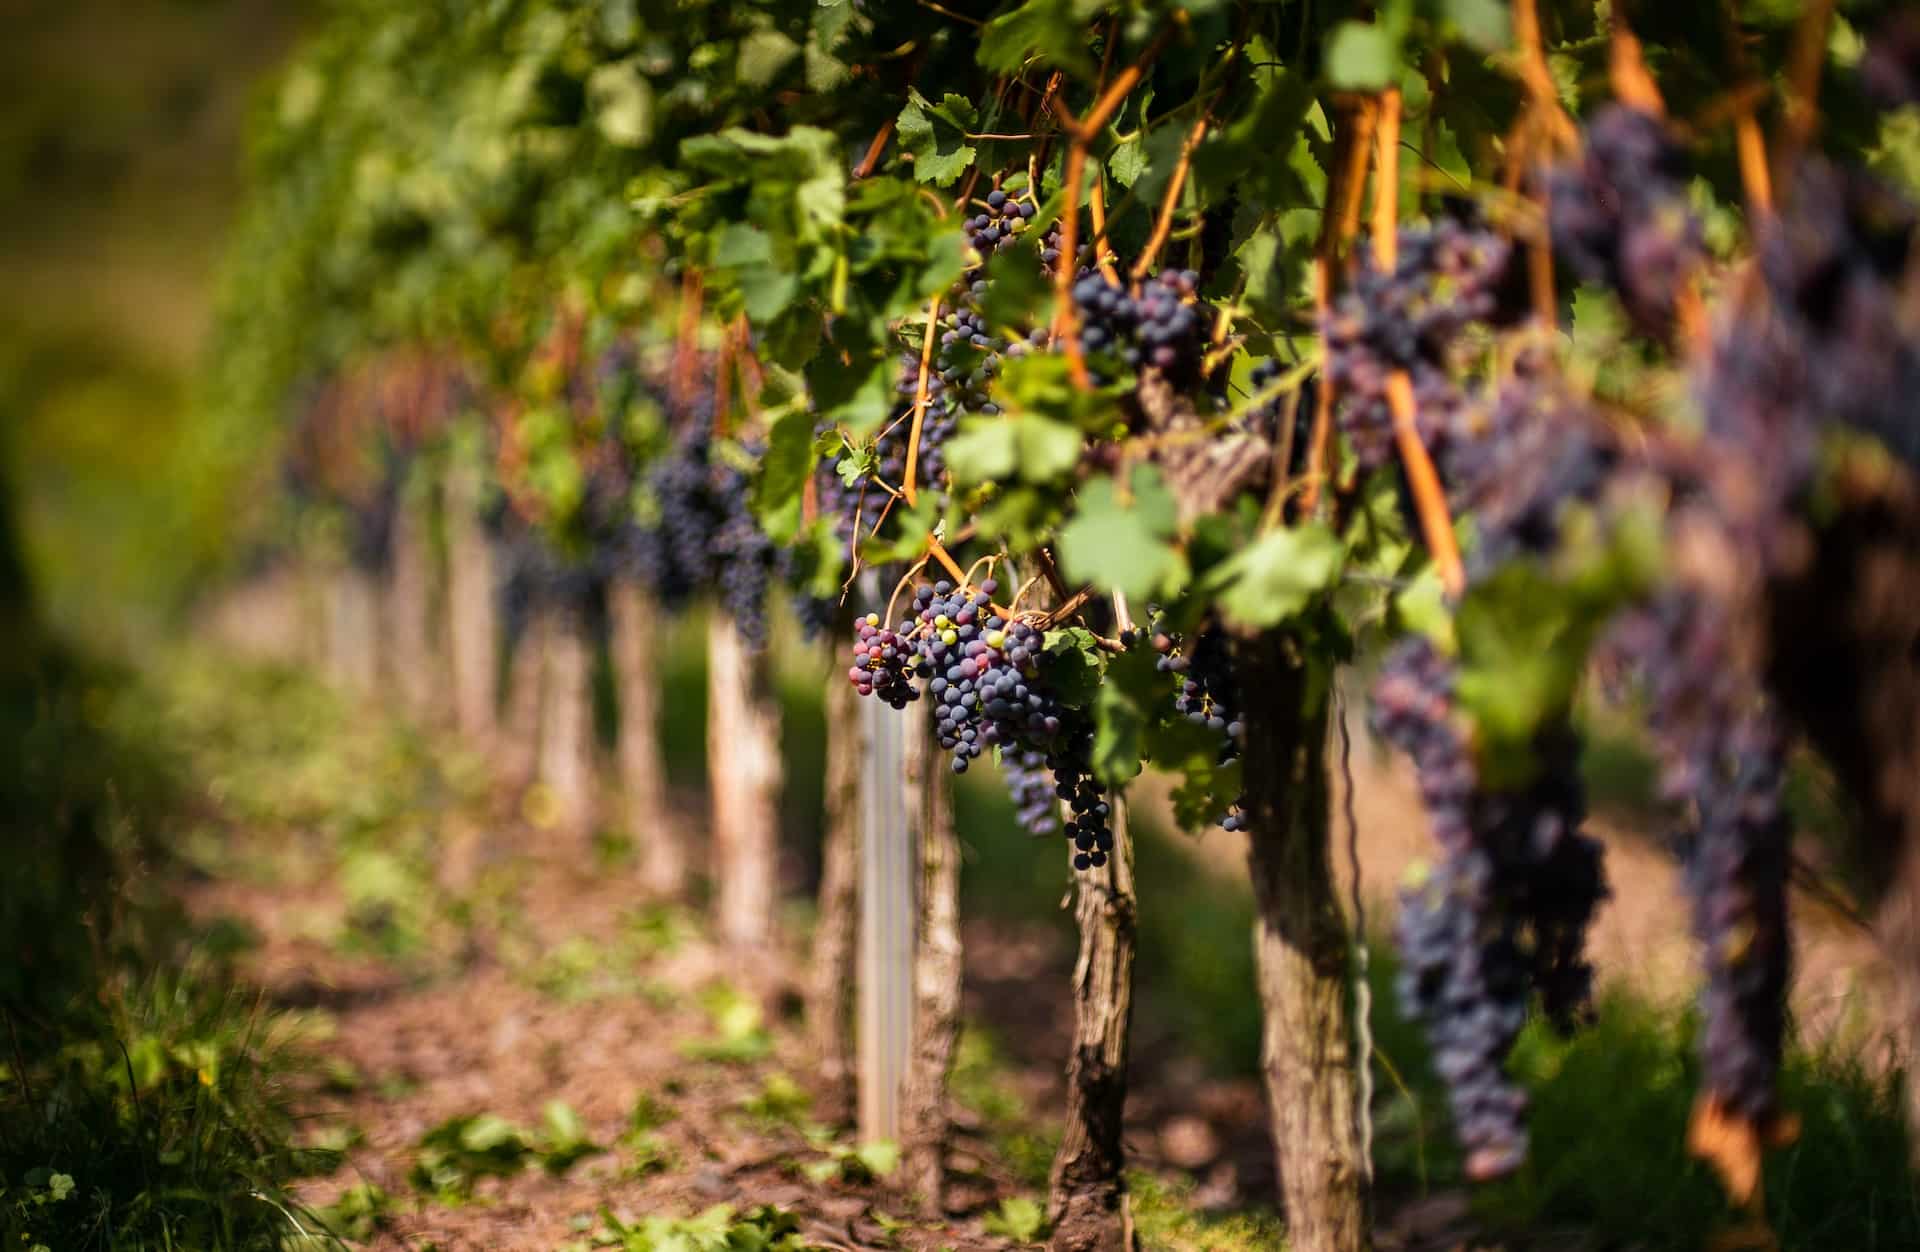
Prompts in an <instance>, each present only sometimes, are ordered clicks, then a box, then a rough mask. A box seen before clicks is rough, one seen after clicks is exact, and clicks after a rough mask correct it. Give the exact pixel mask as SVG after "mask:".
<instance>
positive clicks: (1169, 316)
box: [1073, 270, 1213, 387]
mask: <svg viewBox="0 0 1920 1252" xmlns="http://www.w3.org/2000/svg"><path fill="white" fill-rule="evenodd" d="M1199 285H1200V276H1199V275H1198V274H1196V273H1194V271H1192V270H1168V271H1164V272H1162V273H1160V274H1158V275H1155V276H1154V277H1153V278H1150V279H1148V280H1147V281H1146V283H1144V284H1143V285H1142V286H1141V289H1140V294H1139V295H1138V296H1133V295H1129V294H1128V293H1127V289H1126V288H1125V287H1122V286H1120V285H1118V284H1115V283H1111V282H1108V281H1107V279H1106V278H1104V277H1103V276H1102V275H1100V274H1099V273H1098V272H1097V271H1096V272H1091V273H1086V274H1082V275H1081V277H1080V278H1079V280H1078V281H1077V282H1075V283H1074V285H1073V302H1074V307H1075V308H1076V309H1077V310H1078V311H1079V314H1080V346H1081V347H1083V348H1085V349H1086V350H1087V351H1088V352H1112V353H1114V354H1115V355H1117V356H1118V357H1119V358H1120V359H1121V360H1122V361H1124V362H1125V363H1126V364H1127V365H1128V366H1130V367H1134V368H1141V367H1145V366H1152V367H1153V368H1155V369H1157V370H1159V371H1160V372H1161V373H1162V374H1164V375H1166V377H1167V380H1168V381H1169V382H1171V383H1173V384H1174V385H1175V386H1179V387H1185V386H1191V385H1192V384H1193V383H1195V382H1197V381H1199V378H1200V373H1201V368H1202V366H1203V365H1204V363H1205V360H1206V355H1207V341H1208V340H1207V337H1208V335H1209V334H1210V333H1211V331H1212V329H1213V328H1212V326H1211V325H1210V323H1209V322H1208V320H1207V319H1206V317H1205V316H1204V314H1205V306H1204V305H1200V304H1196V303H1194V295H1195V293H1196V292H1197V291H1198V290H1199Z"/></svg>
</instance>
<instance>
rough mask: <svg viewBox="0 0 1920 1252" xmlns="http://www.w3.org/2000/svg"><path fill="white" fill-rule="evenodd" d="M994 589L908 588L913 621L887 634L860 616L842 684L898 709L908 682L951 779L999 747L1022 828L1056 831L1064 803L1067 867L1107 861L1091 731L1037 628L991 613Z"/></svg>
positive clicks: (875, 620) (1106, 809)
mask: <svg viewBox="0 0 1920 1252" xmlns="http://www.w3.org/2000/svg"><path fill="white" fill-rule="evenodd" d="M997 589H998V586H997V584H996V583H995V582H994V581H993V580H992V579H988V580H986V581H984V582H982V583H981V584H980V585H979V586H978V587H977V588H974V589H971V590H969V589H968V588H966V587H960V586H955V585H954V584H953V583H951V582H949V581H946V580H944V579H943V580H941V581H939V582H936V583H934V584H932V585H931V586H922V587H920V588H918V589H917V590H916V591H915V592H914V601H913V610H912V615H911V616H910V617H908V618H907V619H906V620H904V621H902V622H901V623H900V624H899V625H898V626H897V627H895V628H892V629H888V628H885V627H883V626H882V624H881V622H880V620H879V616H878V615H877V614H875V615H869V616H868V617H866V618H864V619H862V621H861V622H860V623H859V624H858V625H857V627H856V629H855V634H856V641H855V645H854V664H853V667H852V668H851V669H850V670H849V671H848V678H849V679H850V680H851V681H852V682H853V684H854V686H855V687H856V688H857V689H858V690H859V691H860V693H861V694H862V695H877V696H880V697H881V698H882V699H884V700H886V701H887V703H889V704H891V705H892V706H893V707H895V708H904V707H905V706H906V705H907V704H908V703H910V702H911V701H913V700H915V699H917V698H919V692H918V691H916V690H914V689H913V687H912V682H913V681H914V680H916V679H917V680H920V681H921V682H922V683H923V684H924V686H925V690H926V693H927V694H928V695H930V696H931V697H932V698H933V716H934V729H935V732H936V734H937V735H938V736H939V740H940V746H941V747H942V748H944V749H946V750H947V751H948V752H949V753H950V754H951V760H952V768H953V772H954V773H956V774H964V773H966V772H967V770H968V768H969V767H970V766H971V765H972V763H973V762H974V761H975V760H978V759H979V758H980V757H981V756H982V755H983V754H985V753H986V751H987V750H988V749H989V748H997V749H998V750H999V755H1000V763H1001V768H1002V770H1003V772H1004V773H1005V774H1006V777H1007V783H1008V786H1009V788H1010V790H1011V792H1012V794H1013V798H1014V803H1015V806H1016V807H1017V808H1018V810H1019V814H1020V819H1021V821H1022V823H1023V824H1025V825H1026V827H1027V829H1028V830H1030V831H1032V832H1033V833H1034V834H1036V835H1051V834H1055V833H1058V832H1059V831H1060V829H1061V827H1060V816H1059V811H1058V810H1059V809H1060V807H1061V806H1062V805H1064V806H1065V808H1066V810H1067V812H1068V814H1069V815H1070V816H1069V817H1068V819H1067V826H1066V834H1067V835H1068V837H1070V838H1071V839H1072V840H1073V841H1074V847H1075V853H1076V854H1075V857H1074V864H1075V865H1076V866H1077V867H1078V868H1080V869H1083V870H1084V869H1090V868H1093V867H1095V866H1098V865H1102V864H1105V862H1106V856H1107V853H1109V852H1110V851H1112V848H1113V832H1112V828H1111V817H1112V808H1111V805H1110V803H1109V801H1108V799H1107V796H1106V793H1105V789H1104V788H1103V787H1101V785H1100V784H1099V782H1098V781H1097V780H1096V779H1095V778H1094V777H1093V771H1092V768H1091V765H1090V762H1091V759H1092V748H1093V734H1092V727H1091V725H1090V724H1089V723H1088V722H1087V719H1086V718H1085V717H1084V715H1082V714H1080V713H1079V712H1077V711H1076V710H1073V709H1070V708H1068V707H1067V706H1066V705H1064V704H1063V703H1062V702H1061V701H1060V700H1059V698H1058V696H1057V694H1056V693H1055V692H1054V691H1053V690H1052V688H1051V687H1050V685H1049V684H1048V683H1047V681H1046V679H1045V676H1044V672H1043V665H1044V659H1045V655H1046V653H1045V651H1044V647H1045V640H1044V637H1043V636H1042V634H1041V632H1040V630H1039V628H1038V627H1036V626H1034V625H1033V624H1032V623H1030V622H1026V621H1022V620H1019V619H1017V618H1013V619H1009V618H1008V617H1006V616H1003V615H1002V614H1001V613H1000V612H999V611H997V610H996V609H995V607H994V604H993V594H994V592H995V591H996V590H997ZM1043 769H1044V770H1045V771H1046V772H1047V773H1049V774H1051V775H1052V781H1051V783H1049V782H1048V781H1047V780H1046V778H1045V777H1044V776H1043V775H1042V773H1041V771H1042V770H1043Z"/></svg>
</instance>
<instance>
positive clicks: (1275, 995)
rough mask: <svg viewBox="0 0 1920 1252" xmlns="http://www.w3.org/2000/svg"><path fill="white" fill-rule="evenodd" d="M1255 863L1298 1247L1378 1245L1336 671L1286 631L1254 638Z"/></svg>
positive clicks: (1244, 662)
mask: <svg viewBox="0 0 1920 1252" xmlns="http://www.w3.org/2000/svg"><path fill="white" fill-rule="evenodd" d="M1238 659H1239V661H1240V666H1241V670H1240V673H1241V683H1242V688H1241V689H1242V691H1243V692H1244V695H1245V700H1246V708H1247V736H1246V751H1245V755H1244V758H1243V759H1244V761H1245V773H1246V783H1245V787H1246V814H1247V830H1248V842H1247V864H1248V868H1249V870H1250V871H1251V873H1252V876H1253V890H1254V898H1255V902H1256V905H1257V908H1258V916H1257V917H1256V919H1255V922H1254V957H1255V961H1256V965H1257V976H1258V979H1259V983H1260V1003H1261V1009H1262V1028H1261V1066H1262V1070H1263V1074H1264V1077H1265V1080H1266V1089H1267V1109H1268V1115H1269V1117H1270V1118H1271V1121H1272V1130H1273V1141H1274V1153H1275V1156H1276V1157H1277V1158H1278V1160H1277V1164H1278V1166H1279V1175H1280V1194H1281V1197H1282V1199H1283V1201H1284V1203H1285V1207H1286V1221H1287V1244H1288V1246H1289V1247H1290V1248H1292V1249H1294V1250H1295V1252H1354V1250H1355V1249H1360V1248H1364V1247H1366V1246H1367V1244H1368V1240H1369V1232H1368V1215H1367V1209H1368V1196H1367V1193H1366V1180H1367V1178H1368V1175H1369V1172H1370V1171H1369V1169H1368V1167H1367V1162H1366V1161H1365V1160H1364V1159H1363V1158H1362V1155H1361V1140H1360V1131H1359V1121H1358V1116H1357V1114H1358V1109H1357V1107H1356V1096H1355V1091H1356V1074H1355V1069H1354V1066H1355V1049H1354V1043H1353V1033H1352V1029H1351V1012H1350V1007H1349V991H1350V989H1349V986H1348V983H1349V977H1348V970H1349V964H1348V963H1349V954H1350V950H1351V948H1350V940H1349V937H1348V934H1347V927H1346V922H1345V919H1344V918H1343V917H1342V915H1341V911H1340V905H1339V900H1338V898H1337V896H1336V895H1335V885H1334V877H1333V866H1332V860H1331V850H1330V839H1329V835H1330V828H1329V811H1330V809H1329V803H1328V791H1329V788H1328V783H1327V771H1326V737H1327V712H1328V701H1329V695H1330V687H1329V685H1328V682H1329V679H1328V676H1327V675H1325V674H1323V673H1317V672H1315V671H1313V670H1311V669H1310V668H1309V667H1308V665H1307V664H1306V663H1305V661H1304V659H1303V658H1301V657H1300V656H1299V655H1298V654H1297V652H1296V651H1295V649H1294V648H1293V646H1292V641H1290V640H1289V639H1287V638H1286V637H1284V636H1281V635H1277V634H1272V633H1269V634H1266V635H1262V636H1259V637H1257V638H1254V639H1250V640H1243V641H1241V644H1240V647H1239V651H1238Z"/></svg>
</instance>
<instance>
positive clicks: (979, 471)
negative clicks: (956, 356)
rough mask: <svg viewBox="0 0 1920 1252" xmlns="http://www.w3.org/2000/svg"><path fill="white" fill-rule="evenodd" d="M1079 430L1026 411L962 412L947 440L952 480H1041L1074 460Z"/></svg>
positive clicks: (1077, 458) (1057, 473)
mask: <svg viewBox="0 0 1920 1252" xmlns="http://www.w3.org/2000/svg"><path fill="white" fill-rule="evenodd" d="M1080 447H1081V437H1080V432H1079V431H1077V430H1075V429H1074V428H1073V427H1071V426H1068V425H1066V424H1064V423H1062V422H1055V421H1050V420H1048V419H1047V418H1043V417H1034V416H1031V415H1028V414H1010V415H1006V416H1002V417H975V416H968V417H963V418H961V419H960V431H959V433H958V434H956V435H955V436H954V437H953V438H952V439H950V440H948V441H947V446H946V449H945V455H946V462H947V466H948V468H949V469H950V470H951V471H952V473H953V478H954V481H955V482H956V483H961V484H967V483H987V482H995V481H998V480H1002V479H1008V478H1013V477H1016V476H1017V477H1019V478H1021V479H1023V480H1025V481H1026V482H1030V483H1041V482H1047V481H1049V480H1051V479H1054V478H1057V477H1059V476H1060V475H1062V474H1064V473H1066V472H1067V471H1068V470H1070V469H1072V468H1073V467H1074V466H1076V465H1078V464H1079V463H1080Z"/></svg>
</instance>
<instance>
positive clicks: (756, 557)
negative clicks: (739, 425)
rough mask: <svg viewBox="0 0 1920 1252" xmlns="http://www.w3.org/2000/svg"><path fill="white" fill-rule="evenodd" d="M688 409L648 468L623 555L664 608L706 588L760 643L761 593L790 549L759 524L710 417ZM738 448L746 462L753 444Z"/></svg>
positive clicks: (783, 571)
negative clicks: (645, 507) (639, 511)
mask: <svg viewBox="0 0 1920 1252" xmlns="http://www.w3.org/2000/svg"><path fill="white" fill-rule="evenodd" d="M692 416H693V418H694V420H693V421H692V422H691V423H690V424H689V425H686V426H683V427H682V428H681V434H680V435H679V437H678V438H677V439H676V441H675V443H674V446H673V447H672V448H671V449H669V450H668V451H667V453H666V454H665V455H663V456H661V457H659V458H657V459H656V460H655V461H654V463H653V465H652V466H651V468H650V470H649V472H648V474H647V479H646V482H647V489H648V494H649V496H650V497H651V499H652V504H653V508H652V516H651V517H650V518H649V519H648V520H647V521H646V522H644V523H641V524H636V526H635V528H634V530H633V532H632V534H631V536H630V538H629V540H628V542H627V544H626V545H625V550H624V553H623V556H624V559H625V560H626V561H627V562H628V563H629V564H630V566H631V567H632V568H633V569H634V570H635V572H636V573H637V574H638V576H639V577H640V578H641V579H642V580H643V581H644V582H645V583H646V584H647V586H648V588H649V590H651V591H652V593H653V595H654V596H655V598H656V599H658V600H659V601H660V602H661V603H662V604H663V605H665V606H666V607H668V608H676V607H679V606H681V605H683V604H685V603H686V602H687V600H688V599H689V598H691V597H692V596H694V595H696V594H698V593H700V592H703V591H708V592H711V593H712V594H713V595H714V596H716V597H717V598H718V600H719V602H720V607H721V609H722V611H724V612H725V613H726V615H727V616H728V618H729V619H730V620H732V622H733V624H734V626H735V627H736V628H737V629H738V630H739V631H740V635H741V638H742V639H744V640H745V641H746V642H747V644H748V645H749V646H750V647H753V648H756V649H757V648H763V647H765V646H766V642H767V632H768V622H767V594H768V592H769V591H770V590H771V589H772V587H773V586H774V584H775V583H777V582H784V581H785V580H786V579H787V577H788V575H789V573H790V572H791V561H792V553H791V552H790V551H789V550H787V549H785V548H782V547H780V546H779V545H777V544H775V543H774V542H773V540H771V539H770V538H768V537H767V534H766V532H765V531H763V530H762V529H761V528H760V523H759V519H757V518H756V517H755V516H754V514H753V510H752V508H751V507H750V506H749V495H750V488H751V480H750V478H749V477H748V474H747V471H746V470H745V469H743V468H742V467H741V464H740V463H739V461H737V460H736V459H734V458H730V457H726V456H722V455H720V454H719V451H718V449H717V448H716V446H715V444H714V441H713V438H712V436H711V434H710V433H709V431H708V426H709V422H708V421H701V420H699V416H700V415H699V412H698V411H696V412H695V413H694V414H693V415H692ZM709 416H710V415H709ZM743 451H744V453H745V456H744V457H743V458H741V460H745V461H748V462H750V461H751V458H753V457H754V456H756V455H757V454H758V452H759V449H758V447H757V446H755V445H753V444H748V445H745V446H744V448H743ZM810 615H811V611H810Z"/></svg>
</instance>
